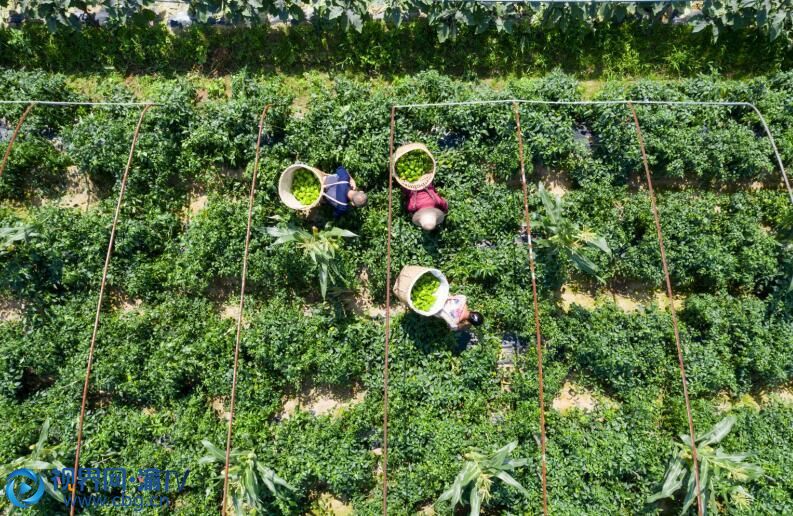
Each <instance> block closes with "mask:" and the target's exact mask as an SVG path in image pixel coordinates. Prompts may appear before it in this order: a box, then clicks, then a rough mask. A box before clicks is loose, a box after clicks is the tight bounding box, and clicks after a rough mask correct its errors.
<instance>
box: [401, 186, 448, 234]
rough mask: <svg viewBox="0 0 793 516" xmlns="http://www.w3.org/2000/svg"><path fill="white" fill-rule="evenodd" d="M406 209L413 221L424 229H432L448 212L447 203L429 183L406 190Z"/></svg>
mask: <svg viewBox="0 0 793 516" xmlns="http://www.w3.org/2000/svg"><path fill="white" fill-rule="evenodd" d="M406 194H407V211H408V213H411V214H412V215H413V223H414V224H415V225H417V226H420V227H421V229H423V230H424V231H432V230H433V229H435V228H436V227H437V226H438V224H440V223H441V222H443V219H445V218H446V214H447V213H448V212H449V204H448V203H447V202H446V200H445V199H444V198H443V197H441V196H440V195H438V192H436V191H435V187H434V186H432V185H429V186H428V187H427V188H424V189H423V190H407V191H406Z"/></svg>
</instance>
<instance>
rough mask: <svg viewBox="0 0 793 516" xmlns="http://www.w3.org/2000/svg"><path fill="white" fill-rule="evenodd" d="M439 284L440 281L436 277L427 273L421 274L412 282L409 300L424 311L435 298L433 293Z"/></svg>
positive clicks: (433, 302)
mask: <svg viewBox="0 0 793 516" xmlns="http://www.w3.org/2000/svg"><path fill="white" fill-rule="evenodd" d="M440 286H441V282H440V280H439V279H438V278H436V277H435V276H433V275H432V274H429V273H425V274H423V275H422V276H421V277H420V278H419V279H418V280H417V281H416V283H414V284H413V289H412V290H411V291H410V300H411V301H412V302H413V306H415V307H416V308H418V309H419V310H421V311H424V312H426V311H427V310H429V309H430V308H432V305H434V304H435V301H436V299H437V298H436V296H435V293H436V292H437V291H438V287H440Z"/></svg>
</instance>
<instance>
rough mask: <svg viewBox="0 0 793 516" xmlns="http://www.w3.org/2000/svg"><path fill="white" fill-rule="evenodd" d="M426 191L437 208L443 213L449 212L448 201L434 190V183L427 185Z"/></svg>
mask: <svg viewBox="0 0 793 516" xmlns="http://www.w3.org/2000/svg"><path fill="white" fill-rule="evenodd" d="M427 193H428V194H429V195H430V197H432V200H433V202H434V203H435V208H438V209H439V210H441V211H442V212H443V213H448V212H449V203H447V202H446V199H444V198H443V197H441V196H440V194H439V193H438V192H437V191H436V190H435V186H434V185H429V186H428V187H427Z"/></svg>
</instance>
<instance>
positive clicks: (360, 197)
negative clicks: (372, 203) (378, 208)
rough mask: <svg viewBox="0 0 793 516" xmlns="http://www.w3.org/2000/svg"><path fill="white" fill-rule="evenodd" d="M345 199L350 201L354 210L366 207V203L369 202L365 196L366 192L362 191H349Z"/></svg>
mask: <svg viewBox="0 0 793 516" xmlns="http://www.w3.org/2000/svg"><path fill="white" fill-rule="evenodd" d="M347 197H348V198H349V199H350V202H351V203H352V205H353V206H355V207H356V208H362V207H364V206H366V203H367V202H369V196H367V195H366V192H364V191H363V190H350V192H349V193H348V194H347Z"/></svg>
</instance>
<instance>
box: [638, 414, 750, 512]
mask: <svg viewBox="0 0 793 516" xmlns="http://www.w3.org/2000/svg"><path fill="white" fill-rule="evenodd" d="M734 424H735V416H727V417H725V418H724V419H722V420H721V421H719V422H718V423H717V424H716V426H714V427H713V428H712V429H711V430H710V431H709V432H707V433H705V434H703V435H701V436H700V437H699V438H698V439H697V441H696V442H697V461H698V462H699V483H700V486H701V495H702V504H703V506H704V507H703V508H702V509H703V513H704V514H706V513H707V512H709V511H710V512H713V513H715V514H718V513H719V512H722V509H724V508H729V507H734V508H736V509H741V510H746V509H747V508H748V507H749V505H750V504H751V502H752V501H753V497H752V495H751V494H750V493H749V492H748V491H747V490H746V488H744V486H742V485H740V484H743V483H745V482H751V481H753V480H757V479H759V478H760V477H762V476H763V468H761V467H760V466H758V465H757V464H752V463H751V462H747V461H746V459H747V458H748V457H749V456H750V454H749V453H728V452H725V451H724V450H723V449H722V448H721V447H717V446H716V445H718V444H719V443H720V442H721V440H722V439H724V438H725V437H726V436H727V434H728V433H730V430H731V429H732V427H733V425H734ZM680 440H681V441H682V444H681V443H675V445H676V446H677V447H678V449H679V450H678V452H677V453H676V454H675V455H674V456H673V457H672V458H671V460H670V461H669V465H668V466H667V469H666V475H665V476H664V483H663V485H662V486H661V489H660V491H658V492H657V493H655V494H654V495H652V496H651V497H650V498H648V500H647V501H648V503H654V502H657V501H659V500H663V499H672V500H677V499H678V491H680V490H681V489H682V488H683V486H684V485H685V486H686V488H685V496H684V497H683V502H682V504H683V506H682V509H681V511H680V513H681V514H683V513H685V512H686V511H688V510H689V508H690V507H691V506H692V504H694V502H695V501H696V499H697V488H696V481H695V478H694V464H693V459H692V454H691V438H690V437H689V436H688V435H681V436H680Z"/></svg>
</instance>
